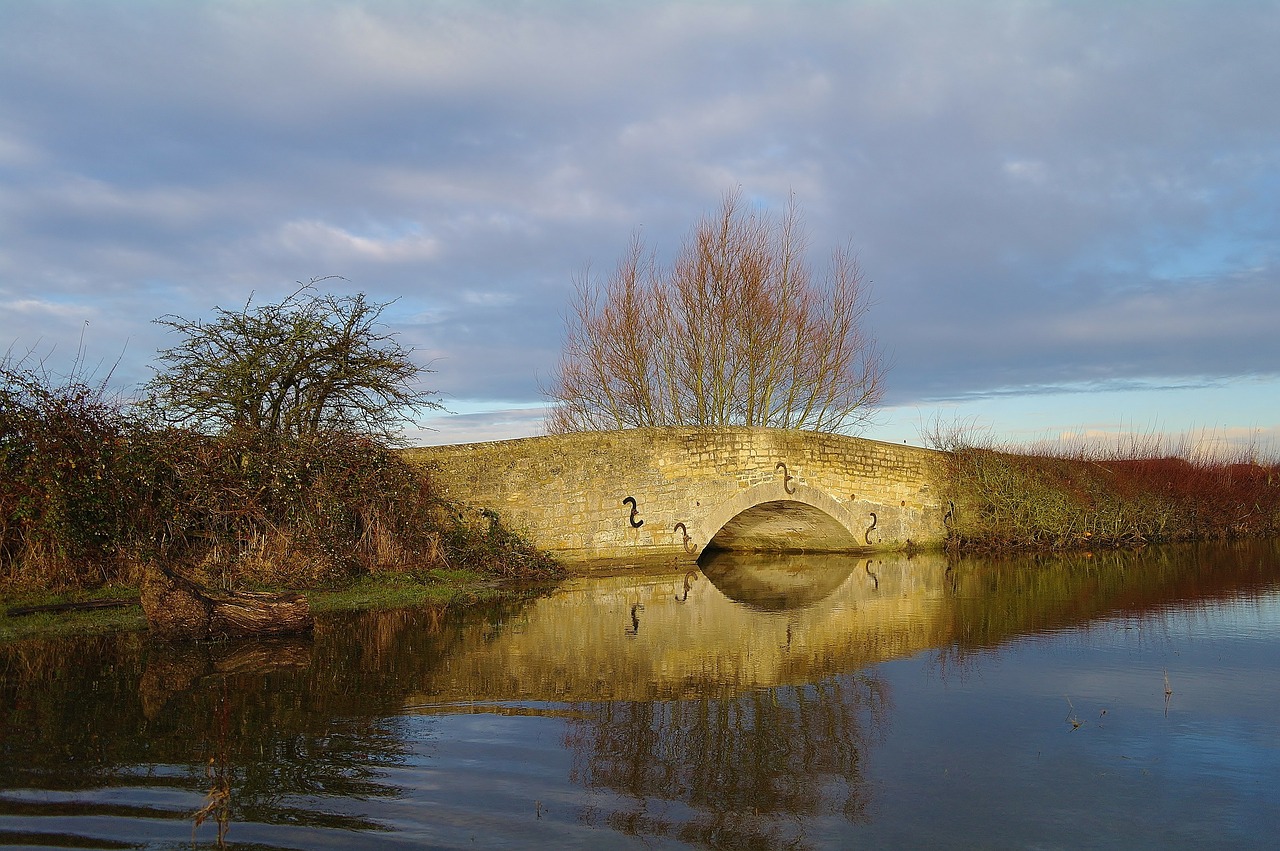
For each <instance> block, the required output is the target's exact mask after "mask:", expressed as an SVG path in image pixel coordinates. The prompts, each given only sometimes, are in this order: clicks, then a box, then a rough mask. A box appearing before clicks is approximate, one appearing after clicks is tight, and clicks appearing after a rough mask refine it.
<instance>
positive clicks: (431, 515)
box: [0, 364, 556, 588]
mask: <svg viewBox="0 0 1280 851" xmlns="http://www.w3.org/2000/svg"><path fill="white" fill-rule="evenodd" d="M159 562H163V563H165V564H167V565H171V566H177V567H181V568H187V569H189V570H191V571H194V572H195V573H196V574H197V575H199V576H200V577H202V578H203V579H205V580H206V581H209V582H213V583H218V584H223V585H227V586H230V585H234V584H237V583H242V582H251V583H260V584H269V585H284V586H289V587H294V588H299V587H314V586H316V585H320V584H327V583H333V582H341V581H343V580H346V579H350V578H353V577H357V576H359V575H361V574H366V573H370V572H375V571H379V570H396V571H430V570H435V569H439V568H459V569H470V570H477V571H480V572H482V573H485V574H488V575H494V576H501V577H522V576H539V575H548V574H550V573H553V572H555V570H556V567H555V564H554V562H553V561H552V560H551V559H550V558H549V557H547V556H546V555H544V554H541V553H539V552H538V551H536V550H535V549H533V548H532V547H530V546H528V545H527V544H525V543H524V542H523V541H522V540H520V539H519V538H518V537H516V536H515V535H512V534H511V533H509V532H508V531H506V530H505V529H503V528H502V526H501V525H500V524H499V523H497V522H496V521H495V520H492V519H491V518H488V517H469V516H468V515H467V514H465V513H464V512H462V511H460V510H458V509H456V508H455V507H453V506H451V505H449V504H447V503H445V502H443V501H441V500H440V499H438V498H437V497H436V496H435V495H434V493H433V492H432V489H431V484H430V481H429V479H428V478H425V477H424V476H423V474H422V473H421V472H420V471H418V470H416V469H414V468H411V467H410V466H409V465H408V464H406V463H405V462H404V461H403V460H401V459H400V458H399V457H398V456H397V454H396V452H395V451H394V450H393V449H391V448H389V447H388V446H386V445H383V443H381V442H379V441H376V440H374V439H371V438H369V437H364V436H358V435H352V434H348V433H340V432H330V433H326V432H321V433H317V434H314V435H307V436H301V437H299V436H288V435H278V434H276V435H273V434H269V433H265V432H260V431H251V430H232V431H231V432H229V433H226V434H221V435H208V434H200V433H197V432H195V431H191V430H186V429H176V428H168V427H162V426H157V425H155V424H154V423H153V422H152V421H148V420H147V419H145V418H143V417H140V416H134V415H133V414H132V413H131V411H130V409H129V408H128V407H127V406H125V405H122V404H119V403H116V402H113V401H111V400H110V399H108V398H107V397H106V396H105V394H104V389H103V387H101V386H98V387H95V386H91V385H88V384H85V383H82V382H79V381H75V380H68V381H65V382H60V383H52V382H50V381H48V380H47V379H46V378H45V377H44V376H43V375H41V374H39V373H37V372H33V371H30V370H22V369H19V368H16V367H14V366H13V365H11V364H0V587H5V586H8V587H10V588H76V587H90V586H97V585H102V584H114V583H123V584H137V583H138V582H139V581H140V579H141V577H142V574H143V572H144V571H145V569H146V568H147V566H148V565H151V564H155V563H159Z"/></svg>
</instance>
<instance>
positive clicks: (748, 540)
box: [706, 499, 860, 553]
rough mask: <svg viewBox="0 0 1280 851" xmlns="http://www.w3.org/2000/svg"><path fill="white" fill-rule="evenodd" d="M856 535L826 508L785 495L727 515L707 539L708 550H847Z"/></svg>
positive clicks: (853, 545) (855, 545)
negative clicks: (723, 521)
mask: <svg viewBox="0 0 1280 851" xmlns="http://www.w3.org/2000/svg"><path fill="white" fill-rule="evenodd" d="M859 548H860V542H859V541H858V539H857V538H856V537H855V536H854V535H853V534H852V533H851V532H850V531H849V530H848V529H847V528H845V526H844V525H842V524H841V523H840V522H839V521H838V520H836V519H835V518H834V517H832V516H831V515H830V514H828V513H827V512H825V511H823V510H821V509H819V508H816V507H814V506H812V505H809V504H807V503H804V502H798V501H795V500H789V499H778V500H770V501H767V502H762V503H759V504H757V505H753V506H751V507H749V508H746V509H744V510H743V511H741V512H739V513H738V514H735V515H734V516H733V517H731V518H730V519H729V520H728V521H727V522H726V523H725V524H724V525H723V526H722V527H721V528H720V529H719V531H717V532H716V533H715V534H714V535H713V536H712V538H711V540H710V541H708V543H707V546H706V549H707V550H709V551H713V552H714V551H723V550H729V551H738V552H779V553H788V552H849V551H852V550H857V549H859Z"/></svg>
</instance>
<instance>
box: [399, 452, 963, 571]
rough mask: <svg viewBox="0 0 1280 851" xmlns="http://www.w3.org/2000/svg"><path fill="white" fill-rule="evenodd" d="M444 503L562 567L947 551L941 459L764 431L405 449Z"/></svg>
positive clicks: (936, 455) (936, 454) (935, 454)
mask: <svg viewBox="0 0 1280 851" xmlns="http://www.w3.org/2000/svg"><path fill="white" fill-rule="evenodd" d="M404 455H405V457H406V459H407V460H409V461H410V462H412V463H414V464H417V465H420V466H422V467H423V468H425V469H427V470H428V471H429V472H430V474H431V477H432V481H433V482H434V484H435V487H436V488H437V489H438V490H439V491H440V492H441V494H442V495H443V496H445V497H446V498H447V499H450V500H453V501H456V502H460V503H464V504H468V505H471V506H474V507H476V508H488V509H492V510H495V511H497V512H498V514H499V515H500V516H501V517H502V519H503V521H504V522H505V523H506V524H507V525H508V526H509V527H510V528H512V529H513V530H515V531H517V532H520V533H521V534H523V535H525V536H527V537H528V539H529V540H530V541H532V542H533V543H534V544H535V545H537V546H539V547H541V548H542V549H544V550H547V551H549V552H551V553H553V554H555V555H556V556H558V557H560V558H561V559H564V560H566V561H587V560H594V559H618V558H623V559H625V558H636V559H645V558H649V557H653V556H669V555H675V556H681V557H684V558H690V559H691V558H695V557H697V556H698V555H700V554H701V553H702V552H703V550H705V549H708V548H711V549H726V550H765V551H777V552H846V551H850V552H854V551H859V550H868V549H901V548H904V547H906V546H908V545H909V544H911V545H919V546H926V547H927V546H938V545H941V543H942V541H943V538H944V536H945V534H946V528H945V526H944V524H943V515H944V513H945V511H946V506H945V504H944V502H943V500H942V498H941V496H940V494H941V491H940V487H939V485H940V481H941V474H942V469H943V467H942V463H943V457H944V456H943V454H942V453H939V452H935V451H932V450H928V449H919V448H916V447H911V446H899V445H897V444H892V443H881V442H879V441H874V440H864V439H861V438H856V437H846V436H843V435H832V434H817V433H813V432H802V431H787V430H781V429H767V428H653V429H628V430H624V431H605V432H581V433H576V434H566V435H552V436H547V437H531V438H524V439H521V440H502V441H495V442H491V443H466V444H457V445H453V446H432V447H422V448H416V449H406V450H404Z"/></svg>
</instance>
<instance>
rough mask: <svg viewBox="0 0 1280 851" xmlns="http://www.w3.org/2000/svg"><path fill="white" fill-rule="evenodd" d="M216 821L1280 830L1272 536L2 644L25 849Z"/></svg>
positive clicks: (165, 844) (859, 838)
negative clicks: (220, 632)
mask: <svg viewBox="0 0 1280 851" xmlns="http://www.w3.org/2000/svg"><path fill="white" fill-rule="evenodd" d="M211 790H214V793H213V794H212V795H210V792H211ZM206 804H208V805H209V807H208V810H207V812H206V813H205V819H204V820H203V822H202V823H201V824H200V825H199V826H196V824H195V821H196V820H195V819H194V818H193V813H195V812H196V811H198V810H200V809H201V808H202V807H205V805H206ZM220 821H221V827H222V828H223V830H224V831H225V834H224V837H223V838H224V840H225V844H226V846H227V847H232V848H308V849H310V848H343V849H352V848H366V847H367V848H422V847H461V848H475V847H485V848H493V847H531V846H558V847H566V846H567V847H592V848H597V847H623V848H626V847H635V848H663V847H688V846H693V847H714V848H752V847H759V848H779V847H794V848H805V847H813V848H830V847H850V846H857V845H863V846H880V847H884V846H892V847H920V846H932V847H975V846H978V847H992V848H1027V847H1034V848H1078V847H1133V846H1146V847H1160V848H1169V847H1175V848H1176V847H1188V848H1191V847H1194V848H1204V847H1230V848H1237V847H1277V846H1278V845H1280V838H1278V836H1280V542H1275V541H1269V542H1261V543H1251V544H1248V545H1242V546H1231V547H1196V548H1169V549H1153V550H1148V551H1146V552H1143V553H1141V554H1123V555H1121V554H1112V553H1102V554H1094V555H1093V556H1091V557H1086V556H1083V555H1079V556H1074V557H1070V558H1041V559H1021V560H1013V559H1011V560H965V561H961V562H957V563H954V564H949V563H948V562H947V561H946V560H945V559H944V558H942V557H940V556H920V557H916V558H914V559H906V558H875V559H872V560H867V559H849V558H840V559H833V558H825V559H816V558H812V557H810V558H791V559H774V560H762V559H750V560H737V561H733V560H723V561H714V562H711V563H708V564H705V565H703V566H702V568H701V569H699V570H696V571H674V572H670V571H669V572H661V573H654V572H653V571H649V572H647V573H645V574H644V575H641V576H634V575H633V576H629V577H619V576H612V577H609V576H596V577H591V578H584V579H574V580H571V581H568V582H566V583H564V584H563V585H561V586H560V587H558V588H557V589H555V590H553V591H550V592H547V593H545V594H543V595H541V596H537V597H531V598H530V599H528V600H524V601H521V602H518V603H510V604H506V605H504V606H502V607H501V608H496V609H487V610H472V611H453V612H449V613H447V614H444V615H440V614H438V613H436V612H433V611H431V610H425V609H424V610H416V611H396V612H384V613H362V614H359V615H346V616H341V617H332V618H328V619H326V620H323V621H322V622H321V623H320V624H319V626H318V627H317V631H316V634H315V636H314V638H312V639H309V640H306V641H294V642H282V643H281V642H277V643H270V644H264V643H244V644H240V643H237V644H214V645H190V646H165V645H160V644H153V643H151V642H150V641H149V640H148V638H147V636H146V635H145V634H117V635H112V636H106V637H92V638H81V639H75V640H59V641H48V642H28V643H22V644H17V645H8V646H0V845H18V846H42V845H43V846H49V847H62V848H65V847H105V848H132V847H145V848H190V847H192V845H193V843H194V844H195V845H197V846H198V847H206V848H207V847H216V846H217V844H218V839H219V837H218V833H219V822H220Z"/></svg>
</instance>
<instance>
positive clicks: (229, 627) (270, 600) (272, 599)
mask: <svg viewBox="0 0 1280 851" xmlns="http://www.w3.org/2000/svg"><path fill="white" fill-rule="evenodd" d="M142 611H143V612H144V613H145V614H146V616H147V623H148V624H149V625H150V627H151V632H152V634H153V635H155V636H156V637H158V638H164V639H170V640H181V639H210V638H213V639H220V638H240V637H247V636H273V635H292V634H296V633H300V632H310V631H311V629H312V627H313V626H314V625H315V623H314V620H313V619H312V617H311V604H310V603H309V602H308V601H307V598H306V597H305V596H303V595H302V594H296V593H292V592H290V593H285V594H268V593H263V592H259V591H236V592H223V591H218V590H216V589H213V588H209V587H207V586H205V585H202V584H200V583H198V582H196V581H194V580H192V579H189V578H188V577H185V576H183V575H182V574H180V573H178V572H177V571H175V570H173V569H172V568H168V567H160V568H157V569H156V570H152V571H148V575H147V578H146V580H145V581H144V582H143V585H142Z"/></svg>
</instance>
